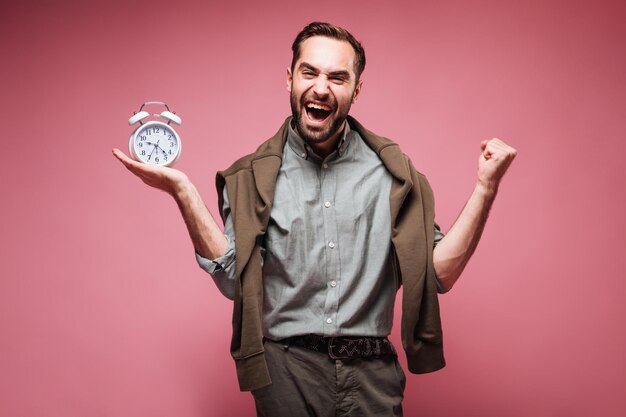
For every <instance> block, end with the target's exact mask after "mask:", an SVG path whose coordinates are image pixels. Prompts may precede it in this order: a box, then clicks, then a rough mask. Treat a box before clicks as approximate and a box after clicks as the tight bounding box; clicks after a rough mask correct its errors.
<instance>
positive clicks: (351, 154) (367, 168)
mask: <svg viewBox="0 0 626 417" xmlns="http://www.w3.org/2000/svg"><path fill="white" fill-rule="evenodd" d="M391 181H392V178H391V175H390V174H389V173H388V172H387V170H386V169H385V166H384V165H383V164H382V162H381V161H380V159H379V158H378V156H377V155H376V153H375V152H374V151H372V150H371V149H370V148H369V147H368V146H367V145H366V144H365V142H364V141H363V140H362V139H361V137H360V136H359V134H358V133H357V132H356V131H354V130H351V129H350V127H349V126H348V125H347V124H346V129H345V130H344V132H343V136H342V138H341V140H340V142H339V145H338V147H337V149H336V150H335V151H334V152H333V153H331V154H330V155H328V157H326V158H325V159H322V158H320V157H318V156H317V155H316V154H315V153H314V152H313V151H312V150H311V149H310V148H309V147H308V146H307V145H306V144H305V143H304V141H303V140H302V139H301V138H300V137H299V136H298V135H297V134H296V132H295V131H294V130H293V129H292V128H291V124H290V126H289V132H288V136H287V141H286V143H285V148H284V150H283V161H282V165H281V168H280V172H279V174H278V178H277V181H276V191H275V194H274V202H273V207H272V212H271V216H270V221H269V224H268V228H267V233H266V239H265V245H264V262H263V286H264V307H263V331H264V335H265V336H266V337H268V338H270V339H273V340H279V339H283V338H286V337H291V336H297V335H303V334H309V333H315V334H318V335H322V336H339V335H353V336H387V335H389V333H390V332H391V326H392V321H393V308H394V301H395V295H396V290H397V289H398V285H399V283H398V277H397V274H396V271H395V269H394V268H395V264H394V262H393V258H392V256H391V224H390V212H389V192H390V190H391ZM224 200H225V202H224V208H223V209H224V218H225V219H226V221H225V225H224V234H225V235H226V237H227V239H228V240H229V246H228V249H227V251H226V253H225V254H224V255H223V256H222V257H220V258H218V259H215V260H208V259H205V258H203V257H201V256H200V255H198V254H196V257H197V260H198V263H199V264H200V266H201V267H202V268H203V269H205V270H206V271H207V272H209V273H210V274H211V275H212V276H213V279H214V280H215V283H216V285H217V286H218V288H219V289H220V291H221V292H222V293H223V294H224V295H226V296H227V297H229V298H233V296H234V272H235V265H234V263H235V262H234V260H235V241H234V231H233V225H232V220H231V219H230V209H229V207H228V199H227V195H226V190H224ZM442 237H443V235H442V234H441V232H440V231H439V229H438V227H437V228H436V230H435V242H438V241H439V240H440V239H441V238H442Z"/></svg>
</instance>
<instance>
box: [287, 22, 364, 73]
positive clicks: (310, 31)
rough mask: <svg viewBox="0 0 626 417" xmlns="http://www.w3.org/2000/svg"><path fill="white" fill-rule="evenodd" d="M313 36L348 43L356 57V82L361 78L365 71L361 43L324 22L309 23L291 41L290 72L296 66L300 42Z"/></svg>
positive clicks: (337, 27)
mask: <svg viewBox="0 0 626 417" xmlns="http://www.w3.org/2000/svg"><path fill="white" fill-rule="evenodd" d="M313 36H326V37H327V38H332V39H337V40H339V41H346V42H348V43H350V45H351V46H352V48H353V49H354V53H355V55H356V59H355V61H354V72H355V73H356V79H357V80H358V79H359V77H361V74H362V73H363V70H364V69H365V50H364V49H363V46H361V43H360V42H359V41H357V40H356V39H355V37H354V36H352V34H351V33H350V32H348V31H347V30H345V29H344V28H341V27H339V26H335V25H331V24H330V23H325V22H313V23H309V24H308V25H306V26H305V27H304V29H302V31H301V32H300V33H298V36H296V39H295V40H294V41H293V45H291V50H292V51H293V58H292V60H291V70H292V71H293V70H294V69H295V68H294V66H295V65H296V61H297V60H298V58H300V45H301V44H302V42H304V41H305V40H307V39H309V38H312V37H313Z"/></svg>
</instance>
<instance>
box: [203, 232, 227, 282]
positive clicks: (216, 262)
mask: <svg viewBox="0 0 626 417" xmlns="http://www.w3.org/2000/svg"><path fill="white" fill-rule="evenodd" d="M225 237H226V240H228V248H226V253H224V255H222V256H220V257H219V258H215V259H208V258H205V257H204V256H202V255H200V254H199V253H198V252H196V261H197V262H198V265H200V268H202V269H204V270H205V271H206V272H208V273H209V274H211V275H213V274H215V273H216V272H219V271H222V270H226V269H227V268H228V267H229V266H231V265H232V263H233V262H234V261H235V245H234V243H233V242H232V241H231V240H230V239H229V238H228V236H225Z"/></svg>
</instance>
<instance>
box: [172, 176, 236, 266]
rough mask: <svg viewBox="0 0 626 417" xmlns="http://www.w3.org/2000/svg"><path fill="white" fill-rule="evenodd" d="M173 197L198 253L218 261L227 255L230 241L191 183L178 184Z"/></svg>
mask: <svg viewBox="0 0 626 417" xmlns="http://www.w3.org/2000/svg"><path fill="white" fill-rule="evenodd" d="M172 196H173V197H174V199H175V200H176V203H177V204H178V208H179V209H180V212H181V214H182V216H183V219H184V221H185V224H186V225H187V231H188V232H189V236H190V237H191V241H192V242H193V246H194V248H195V250H196V252H197V253H198V254H199V255H201V256H203V257H205V258H207V259H216V258H219V257H220V256H222V255H224V253H226V249H227V248H228V241H227V240H226V238H225V237H224V234H223V233H222V231H221V230H220V228H219V226H218V225H217V223H216V222H215V220H214V219H213V216H212V215H211V213H210V212H209V210H208V209H207V207H206V205H205V204H204V201H202V198H201V197H200V194H199V193H198V190H197V189H196V187H195V186H194V185H193V184H192V183H191V182H190V181H184V182H181V183H180V184H177V186H176V187H175V189H174V191H173V192H172Z"/></svg>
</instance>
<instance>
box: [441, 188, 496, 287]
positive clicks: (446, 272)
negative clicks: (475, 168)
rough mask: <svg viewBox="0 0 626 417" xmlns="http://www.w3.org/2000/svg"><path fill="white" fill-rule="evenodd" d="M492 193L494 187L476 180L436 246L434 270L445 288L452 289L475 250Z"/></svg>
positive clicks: (491, 202) (493, 196) (490, 202)
mask: <svg viewBox="0 0 626 417" xmlns="http://www.w3.org/2000/svg"><path fill="white" fill-rule="evenodd" d="M495 196H496V189H495V188H488V187H486V186H484V185H482V184H481V183H478V184H477V185H476V187H475V188H474V192H473V193H472V195H471V196H470V198H469V199H468V200H467V203H466V204H465V207H464V208H463V210H462V211H461V214H460V215H459V217H458V218H457V220H456V221H455V222H454V225H453V226H452V227H451V228H450V230H449V231H448V233H447V234H446V236H445V237H444V238H443V239H442V240H441V241H440V242H439V243H438V244H437V246H436V247H435V249H434V253H433V262H434V266H435V272H436V274H437V277H439V279H440V280H441V283H442V284H443V286H444V287H445V289H446V290H450V288H452V286H453V285H454V283H455V282H456V280H457V279H458V278H459V277H460V276H461V273H462V272H463V269H465V266H466V265H467V262H468V261H469V260H470V257H471V256H472V254H473V253H474V251H475V250H476V247H477V246H478V242H479V240H480V237H481V235H482V232H483V229H484V228H485V223H486V222H487V217H488V215H489V210H490V209H491V205H492V204H493V201H494V198H495Z"/></svg>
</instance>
